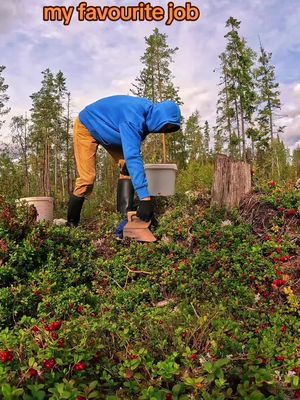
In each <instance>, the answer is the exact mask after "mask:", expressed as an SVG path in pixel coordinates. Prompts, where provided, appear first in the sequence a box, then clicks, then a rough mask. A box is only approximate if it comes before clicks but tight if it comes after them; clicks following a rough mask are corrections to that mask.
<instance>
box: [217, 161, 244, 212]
mask: <svg viewBox="0 0 300 400" xmlns="http://www.w3.org/2000/svg"><path fill="white" fill-rule="evenodd" d="M250 191H251V164H249V163H247V162H243V161H232V159H230V158H229V157H228V156H226V155H225V154H217V155H216V158H215V167H214V177H213V184H212V191H211V204H210V205H211V206H215V205H217V206H219V207H223V208H225V209H226V210H227V211H230V210H232V208H234V207H238V206H239V203H240V201H241V200H242V199H243V197H244V196H245V195H246V194H247V193H249V192H250Z"/></svg>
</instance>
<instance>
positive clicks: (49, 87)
mask: <svg viewBox="0 0 300 400" xmlns="http://www.w3.org/2000/svg"><path fill="white" fill-rule="evenodd" d="M42 75H43V80H42V87H41V89H40V90H39V91H38V92H36V93H33V94H32V95H31V96H30V97H31V99H32V102H33V104H32V109H31V111H32V116H31V117H32V118H31V119H32V126H31V134H30V140H31V145H32V146H33V147H34V148H35V155H36V170H37V171H36V172H38V175H39V179H40V182H41V187H42V188H43V194H44V195H45V196H50V194H51V186H53V187H54V193H56V192H57V190H58V181H59V177H58V170H59V169H61V167H62V159H65V157H64V155H65V143H66V121H65V116H64V105H63V102H64V99H65V96H66V94H67V89H66V85H65V78H64V76H63V74H62V72H59V73H58V74H56V75H54V74H53V73H52V72H51V71H50V70H49V69H46V70H45V71H43V72H42ZM52 177H53V179H52ZM61 177H62V176H60V178H61ZM62 186H63V187H64V186H65V183H64V182H63V180H62Z"/></svg>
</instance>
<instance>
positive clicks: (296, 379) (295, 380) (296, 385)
mask: <svg viewBox="0 0 300 400" xmlns="http://www.w3.org/2000/svg"><path fill="white" fill-rule="evenodd" d="M298 385H299V376H294V377H293V386H294V387H295V388H296V389H297V388H298Z"/></svg>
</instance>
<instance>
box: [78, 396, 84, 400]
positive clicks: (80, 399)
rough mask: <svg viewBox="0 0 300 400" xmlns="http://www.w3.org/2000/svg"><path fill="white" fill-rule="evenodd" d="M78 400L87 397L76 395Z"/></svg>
mask: <svg viewBox="0 0 300 400" xmlns="http://www.w3.org/2000/svg"><path fill="white" fill-rule="evenodd" d="M76 400H85V397H82V396H77V397H76Z"/></svg>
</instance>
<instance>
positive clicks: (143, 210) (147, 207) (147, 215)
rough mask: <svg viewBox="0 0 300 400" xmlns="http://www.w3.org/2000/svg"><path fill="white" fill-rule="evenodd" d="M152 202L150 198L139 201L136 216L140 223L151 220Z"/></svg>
mask: <svg viewBox="0 0 300 400" xmlns="http://www.w3.org/2000/svg"><path fill="white" fill-rule="evenodd" d="M153 211H154V201H153V199H151V198H150V197H147V198H145V199H142V200H140V202H139V205H138V209H137V212H136V216H137V217H138V218H139V219H141V220H142V221H145V222H148V221H150V220H151V219H152V218H153Z"/></svg>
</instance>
